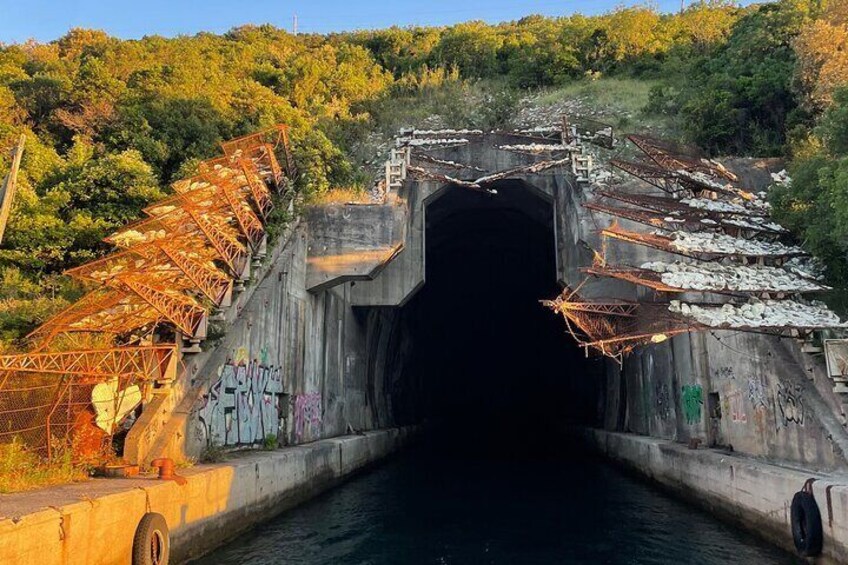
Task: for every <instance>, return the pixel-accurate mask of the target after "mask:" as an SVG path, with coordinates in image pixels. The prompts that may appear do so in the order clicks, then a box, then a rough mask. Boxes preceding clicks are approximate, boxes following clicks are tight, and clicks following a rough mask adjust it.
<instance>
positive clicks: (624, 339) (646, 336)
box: [582, 325, 706, 352]
mask: <svg viewBox="0 0 848 565" xmlns="http://www.w3.org/2000/svg"><path fill="white" fill-rule="evenodd" d="M705 329H706V328H704V327H699V326H697V325H693V326H691V327H686V328H675V329H657V330H656V331H653V332H648V333H641V334H633V335H624V336H618V337H612V338H607V339H599V340H597V341H592V342H588V343H584V344H582V345H584V346H588V347H594V348H596V349H599V350H601V351H602V352H603V351H606V347H607V346H608V345H617V346H621V344H625V343H631V346H630V348H629V349H630V350H632V349H633V348H634V347H638V346H640V345H646V344H648V343H651V342H652V338H654V336H657V335H664V336H666V337H674V336H676V335H680V334H684V333H690V332H693V331H703V330H705Z"/></svg>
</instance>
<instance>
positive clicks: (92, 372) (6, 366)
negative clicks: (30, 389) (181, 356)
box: [0, 345, 176, 380]
mask: <svg viewBox="0 0 848 565" xmlns="http://www.w3.org/2000/svg"><path fill="white" fill-rule="evenodd" d="M10 372H11V373H39V374H51V375H58V376H64V375H69V374H73V375H75V376H77V377H93V378H98V377H116V376H132V377H135V378H141V379H152V380H172V379H173V378H174V376H175V372H176V348H175V347H174V346H173V345H150V346H138V347H114V348H109V349H90V350H85V351H58V352H41V353H22V354H18V355H0V374H2V375H3V376H5V375H6V374H7V373H10ZM0 378H2V377H0Z"/></svg>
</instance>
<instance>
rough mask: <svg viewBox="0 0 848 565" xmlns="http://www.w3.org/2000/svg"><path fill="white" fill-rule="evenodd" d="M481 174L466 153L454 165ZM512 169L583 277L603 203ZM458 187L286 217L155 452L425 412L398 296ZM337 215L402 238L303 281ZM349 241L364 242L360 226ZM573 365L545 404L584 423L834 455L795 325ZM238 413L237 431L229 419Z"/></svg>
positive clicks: (844, 442)
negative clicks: (587, 382) (274, 412)
mask: <svg viewBox="0 0 848 565" xmlns="http://www.w3.org/2000/svg"><path fill="white" fill-rule="evenodd" d="M511 141H512V138H511V137H510V136H502V135H487V136H484V137H483V138H482V139H481V140H475V142H473V143H470V144H468V145H465V146H462V147H454V148H445V149H441V150H438V151H433V152H431V154H432V155H434V156H436V157H438V158H441V159H446V160H451V161H454V162H457V163H466V164H470V165H473V166H474V167H477V168H479V169H485V170H487V171H496V170H503V169H507V168H511V167H514V166H517V165H520V164H522V163H526V162H527V158H526V157H522V156H520V155H516V154H514V153H509V152H506V151H500V150H498V149H496V146H497V145H501V144H505V143H509V142H511ZM748 165H749V164H748V163H744V162H743V163H741V164H737V166H741V167H746V166H748ZM752 169H753V168H752V167H748V169H745V171H744V172H745V174H747V175H748V178H751V179H757V178H759V177H758V174H757V171H756V170H754V171H753V172H751V170H752ZM480 174H482V173H479V172H475V171H473V170H470V169H469V170H468V171H465V172H464V173H463V174H462V176H463V177H469V178H470V177H473V176H475V175H480ZM759 176H762V175H759ZM515 181H518V182H519V185H513V186H512V188H513V189H514V188H515V186H521V188H522V190H526V191H527V192H528V194H531V195H532V196H533V198H538V199H539V200H540V201H542V202H545V203H546V205H548V206H549V209H550V213H551V214H552V216H553V217H552V219H551V222H550V224H551V226H550V227H551V233H552V235H553V237H554V244H555V254H556V255H555V257H556V273H557V275H556V276H557V278H558V279H559V282H560V283H561V284H564V285H569V286H572V287H574V286H576V285H578V284H580V283H581V282H582V281H583V280H584V278H585V275H584V274H583V273H581V272H580V269H581V268H583V267H585V266H588V265H590V264H591V261H592V256H593V251H592V250H593V249H596V250H600V249H601V248H602V243H601V241H600V237H599V235H598V231H599V230H600V229H601V228H602V227H604V226H605V225H607V224H608V223H609V222H610V220H609V218H608V217H606V216H603V215H601V214H595V213H591V212H590V211H589V210H587V209H586V208H585V207H584V206H583V204H584V203H585V202H586V201H587V200H588V199H589V198H590V197H591V195H590V194H589V193H588V191H587V190H586V189H584V188H583V187H582V186H580V185H578V184H577V183H576V182H575V181H574V179H573V177H572V176H571V174H570V172H568V171H565V170H564V169H556V170H552V171H548V172H546V173H543V174H534V175H527V176H524V177H520V178H518V179H515ZM515 181H510V182H515ZM456 190H463V189H460V188H458V187H450V186H445V185H444V184H443V183H440V182H437V181H433V180H426V179H413V178H409V179H407V181H406V182H405V183H404V186H403V187H402V188H401V190H400V192H399V195H398V201H397V203H395V204H393V205H394V206H398V207H402V208H403V210H402V212H400V211H393V210H390V209H387V208H386V207H385V206H384V207H382V208H380V207H373V208H372V207H369V206H357V207H356V210H355V211H353V213H352V215H351V214H348V215H345V214H344V213H340V212H337V213H334V214H332V215H330V218H331V219H332V220H333V221H332V222H327V221H325V220H322V217H326V214H324V215H323V216H322V214H320V213H319V214H311V215H310V216H309V217H308V222H302V223H300V224H298V225H297V226H296V227H295V228H294V229H293V230H292V235H291V237H290V238H289V239H288V240H285V241H281V242H279V243H278V248H279V249H278V250H277V252H278V258H277V259H276V260H275V261H272V262H271V264H270V265H269V266H268V272H267V274H264V275H262V276H263V278H262V280H261V281H259V282H258V283H255V284H257V287H256V290H255V291H254V295H253V296H252V297H251V298H250V300H249V302H247V303H246V304H244V305H241V307H240V308H241V311H240V312H239V314H238V316H237V317H236V318H235V319H234V320H233V321H232V323H231V325H230V327H229V328H228V330H227V333H226V336H225V337H224V338H223V339H222V340H221V341H220V342H219V343H218V344H217V345H216V346H215V348H214V350H213V351H210V352H207V353H206V354H204V355H205V358H204V360H203V362H202V363H195V364H194V365H195V366H196V368H192V374H191V375H190V379H191V380H190V383H188V384H187V385H186V387H187V390H188V393H187V394H186V399H185V400H184V401H183V402H182V404H181V405H180V406H178V408H177V409H176V411H175V416H174V417H173V418H172V419H171V420H172V421H171V423H170V424H169V425H166V428H168V429H170V431H171V433H169V434H165V435H167V437H168V438H169V441H168V442H167V445H168V447H167V448H166V449H164V450H163V449H160V452H162V451H165V452H168V453H171V454H178V453H180V451H181V450H184V451H185V453H186V454H188V455H189V456H195V457H196V456H198V455H199V454H200V453H201V452H202V451H203V449H205V448H206V447H208V446H209V445H211V444H215V443H220V444H228V445H235V444H240V443H251V441H249V440H250V439H251V438H250V437H249V436H250V435H251V433H252V436H253V437H252V440H253V441H252V442H253V443H257V442H260V441H261V438H262V437H264V436H265V435H268V433H269V432H270V431H272V430H274V429H276V430H278V433H277V434H275V435H277V436H278V437H280V438H281V439H283V440H284V442H286V443H289V444H296V443H303V442H308V441H312V440H316V439H320V438H327V437H332V436H335V435H339V434H343V433H345V432H346V431H348V430H350V429H355V430H363V429H374V428H378V427H384V426H391V425H396V424H399V423H404V424H405V423H413V422H417V421H420V420H421V419H422V418H425V417H426V416H427V415H428V411H427V409H428V407H427V406H426V402H424V400H423V399H425V398H426V394H425V390H426V379H427V376H426V375H422V374H420V372H416V371H415V370H414V367H411V366H410V362H411V359H412V357H413V353H414V347H415V344H414V343H413V341H414V332H412V331H411V330H410V320H409V318H408V316H405V315H404V313H403V306H404V305H407V304H409V302H410V301H411V300H413V299H414V297H415V296H416V295H417V293H418V292H419V291H420V290H421V288H422V287H423V285H424V284H425V278H426V277H425V274H426V264H427V258H426V250H427V225H428V215H427V212H428V209H429V208H430V206H431V205H433V204H434V203H435V202H437V201H438V200H439V199H440V198H441V197H442V196H444V195H445V194H446V193H447V192H448V191H456ZM493 198H497V196H495V197H493ZM369 210H371V211H369ZM340 217H347V218H352V217H356V218H358V220H357V221H360V222H365V223H368V222H370V221H372V220H373V221H374V222H398V221H401V222H405V223H406V225H405V226H394V225H393V226H381V228H380V229H378V230H375V231H374V233H376V234H378V235H380V237H379V238H378V239H379V240H380V241H379V247H381V248H388V247H391V246H393V245H395V242H396V239H395V238H396V234H403V238H402V239H403V241H402V244H401V245H400V248H399V250H395V252H393V253H392V254H391V256H390V257H388V258H387V259H386V260H385V261H384V262H383V264H380V265H378V266H377V268H369V269H368V270H367V272H365V271H362V270H361V269H360V270H358V271H356V272H351V273H347V274H346V273H345V272H344V269H340V270H339V272H338V273H336V274H335V275H334V277H335V278H333V277H330V278H324V279H322V282H321V285H320V288H313V289H312V292H310V291H308V290H307V289H309V288H310V283H309V281H308V277H309V264H310V263H309V259H310V258H313V257H314V256H316V255H320V252H316V247H317V246H316V245H314V242H319V241H337V242H339V244H338V247H336V248H334V247H333V246H329V248H331V250H333V249H344V246H345V243H344V241H343V237H340V236H342V235H343V234H341V233H340V230H344V229H346V228H345V226H344V225H343V224H344V222H342V223H339V221H337V220H338V218H340ZM360 235H361V234H360ZM357 237H358V236H357ZM310 238H312V253H311V254H310V253H309V251H308V249H309V246H310ZM356 246H357V247H358V249H357V250H361V249H362V248H363V247H365V248H367V242H366V244H365V245H363V242H362V241H357V242H356ZM661 255H663V254H661V253H660V252H657V251H653V250H649V249H646V248H639V247H636V246H631V245H625V244H618V243H610V244H609V246H608V248H607V259H608V260H609V261H610V262H614V263H627V264H634V265H638V264H640V263H641V262H644V261H647V260H657V259H659V258H660V256H661ZM664 258H665V259H670V257H664ZM581 292H582V293H583V294H584V295H585V296H589V297H593V296H595V297H599V296H615V297H621V298H631V299H632V298H636V297H637V296H640V294H639V293H640V292H642V291H640V290H638V289H636V287H634V286H633V285H629V284H627V283H623V282H615V281H608V280H601V279H595V280H590V281H588V282H587V283H586V284H585V285H584V286H583V287H582V290H581ZM538 298H540V299H541V298H550V296H539V297H538ZM563 330H564V328H561V329H560V331H563ZM565 347H567V345H566V346H565ZM410 367H411V369H410ZM551 370H552V371H556V368H552V369H551ZM275 371H277V372H276V373H275ZM581 371H583V369H579V370H577V371H575V370H574V367H568V366H564V367H562V368H561V370H560V372H559V374H558V375H557V376H556V378H560V379H563V380H565V381H567V382H568V381H573V380H574V379H581V378H584V379H585V378H589V379H592V386H584V384H583V383H580V382H576V381H575V382H571V383H570V384H569V385H568V386H566V387H565V390H568V391H570V392H568V393H567V396H568V397H564V398H562V399H561V405H562V410H561V411H560V412H558V413H557V414H558V416H559V417H560V419H561V420H562V421H568V420H573V419H574V414H575V411H574V410H573V407H574V406H576V405H577V406H580V407H583V408H584V409H583V410H580V411H579V413H580V415H581V416H580V419H581V421H582V422H583V423H586V424H590V425H596V426H599V427H603V428H605V429H607V430H612V431H630V432H635V433H640V434H644V435H649V436H653V437H658V438H665V439H670V440H675V441H680V442H687V441H688V440H689V439H690V438H701V439H702V441H704V442H705V443H707V444H714V445H720V446H725V447H728V448H730V447H732V449H733V450H735V451H737V452H740V453H745V454H749V455H752V456H755V457H762V458H764V459H768V460H775V461H785V462H791V463H797V464H802V465H804V466H808V467H811V468H814V469H822V470H827V469H838V468H839V469H844V468H845V467H846V459H845V453H846V452H848V451H847V450H848V438H846V433H845V430H844V428H843V426H842V418H843V416H842V405H841V401H840V399H839V398H837V396H836V395H835V394H834V393H833V392H832V383H831V382H830V380H829V379H828V378H827V376H826V375H825V372H824V366H823V362H822V360H821V359H820V358H817V357H813V356H810V355H807V354H804V353H802V352H801V350H800V346H799V345H798V344H797V343H795V342H794V341H792V340H779V339H776V338H772V337H766V336H759V335H753V334H737V333H734V332H714V333H713V334H696V335H691V336H689V335H683V336H679V337H676V338H674V339H672V340H669V341H668V342H666V343H663V344H658V345H654V346H651V347H647V348H645V349H643V350H641V351H637V352H636V353H634V354H633V355H631V356H630V357H628V358H627V359H626V361H625V363H624V365H623V367H619V366H618V365H617V364H616V363H614V362H607V363H606V371H605V373H604V375H595V376H592V374H591V373H592V371H583V372H584V373H586V374H582V375H581V374H580V372H581ZM269 373H270V376H271V377H273V378H275V379H277V381H278V382H279V384H277V385H275V381H273V380H272V379H271V378H270V377H269ZM269 383H270V386H269ZM275 386H276V388H275ZM443 393H445V394H449V393H450V391H449V390H447V391H443ZM269 404H270V405H271V406H276V407H278V410H279V412H278V413H279V418H278V420H276V421H275V420H274V418H269V417H267V415H266V414H265V412H263V410H262V407H263V406H268V405H269ZM257 406H259V407H260V408H258V409H257V408H256V407H257ZM587 406H588V407H589V408H588V409H586V408H585V407H587ZM263 418H264V419H263ZM251 419H253V420H252V422H251V421H250V420H251ZM174 422H176V423H174ZM245 426H246V427H247V428H246V429H247V433H246V434H241V432H240V430H242V429H245ZM251 426H252V427H251ZM275 426H276V427H275ZM160 443H161V442H160Z"/></svg>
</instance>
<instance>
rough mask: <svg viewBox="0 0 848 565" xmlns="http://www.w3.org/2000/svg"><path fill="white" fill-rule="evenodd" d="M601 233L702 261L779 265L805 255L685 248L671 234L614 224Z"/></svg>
mask: <svg viewBox="0 0 848 565" xmlns="http://www.w3.org/2000/svg"><path fill="white" fill-rule="evenodd" d="M601 234H602V235H603V236H605V237H610V238H613V239H617V240H619V241H624V242H626V243H632V244H635V245H642V246H645V247H652V248H654V249H658V250H660V251H664V252H666V253H672V254H674V255H680V256H682V257H689V258H692V259H699V260H702V261H714V260H718V259H723V258H736V259H739V260H741V261H743V262H745V263H751V262H760V263H764V264H766V263H768V264H775V265H779V264H782V263H783V262H785V261H786V260H788V259H791V258H793V257H803V256H806V255H807V254H806V253H805V252H803V251H797V252H795V251H791V252H787V253H774V254H756V255H755V254H751V253H746V252H744V251H739V252H719V251H696V250H686V249H680V248H677V247H675V246H674V245H673V244H672V242H673V241H674V239H673V237H672V236H671V235H664V234H658V233H640V232H634V231H630V230H626V229H623V228H622V227H620V226H618V225H615V224H614V225H612V226H610V227H608V228H605V229H603V230H601Z"/></svg>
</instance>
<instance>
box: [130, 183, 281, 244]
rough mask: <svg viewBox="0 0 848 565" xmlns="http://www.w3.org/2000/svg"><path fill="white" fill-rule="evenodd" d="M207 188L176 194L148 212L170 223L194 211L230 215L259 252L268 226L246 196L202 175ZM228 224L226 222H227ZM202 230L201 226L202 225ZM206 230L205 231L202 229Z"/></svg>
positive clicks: (146, 209)
mask: <svg viewBox="0 0 848 565" xmlns="http://www.w3.org/2000/svg"><path fill="white" fill-rule="evenodd" d="M194 178H202V179H203V181H202V182H203V186H201V187H198V188H195V189H193V190H191V191H188V192H182V193H178V194H175V195H174V196H172V197H170V198H168V199H167V200H164V201H161V202H158V203H156V204H153V205H151V206H148V207H147V208H145V209H144V211H145V212H146V213H147V214H150V215H151V216H152V217H157V218H163V219H164V220H165V221H167V216H168V215H169V214H172V213H175V212H177V211H178V210H180V209H182V210H185V211H186V212H187V213H191V211H192V210H202V211H204V212H216V213H219V214H228V212H227V210H229V215H230V216H231V217H232V218H233V219H235V221H236V224H237V225H238V227H239V231H241V233H242V235H243V236H244V237H245V238H246V239H247V241H248V243H249V244H250V246H251V248H253V249H256V248H258V247H259V246H260V245H261V243H262V241H263V240H264V238H265V226H264V225H263V224H262V221H261V220H260V219H259V218H258V217H257V216H256V213H255V212H254V211H253V209H252V208H251V207H250V205H249V204H248V203H247V201H246V198H245V197H246V195H245V194H243V193H240V191H239V190H237V189H233V188H232V187H231V186H229V185H228V183H227V182H226V181H223V180H221V179H217V178H215V177H214V175H209V176H207V175H201V176H199V177H194ZM224 220H225V222H226V219H224ZM198 226H199V224H198ZM201 229H202V228H201Z"/></svg>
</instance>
